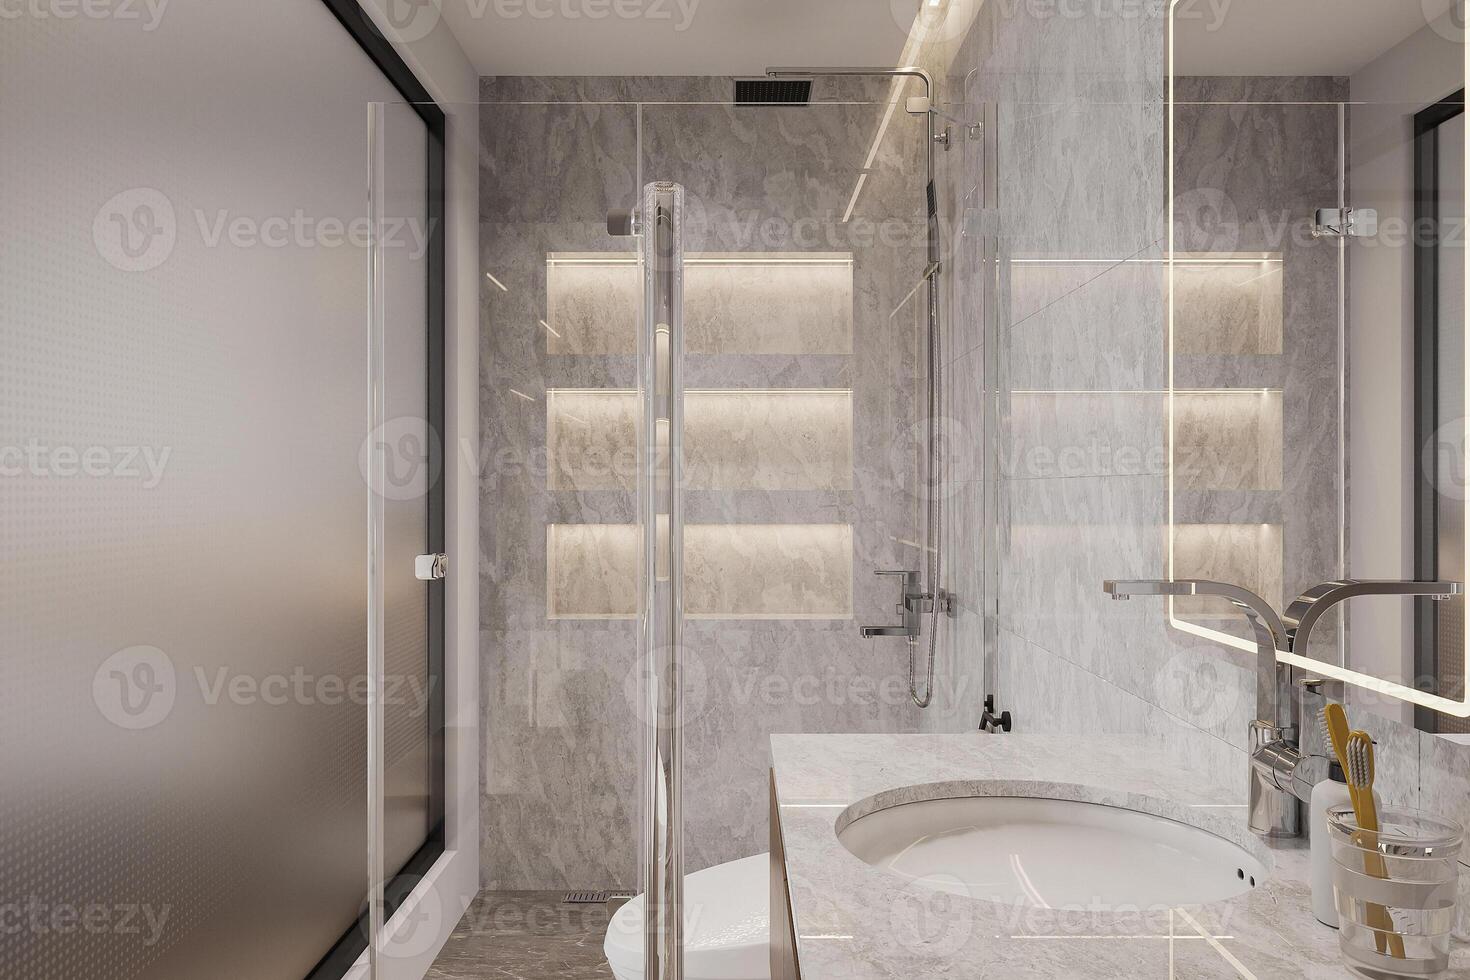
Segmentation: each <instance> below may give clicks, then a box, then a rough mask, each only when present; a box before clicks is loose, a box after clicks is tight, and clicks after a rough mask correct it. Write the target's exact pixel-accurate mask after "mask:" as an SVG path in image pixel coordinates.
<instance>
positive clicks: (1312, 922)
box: [772, 722, 1470, 980]
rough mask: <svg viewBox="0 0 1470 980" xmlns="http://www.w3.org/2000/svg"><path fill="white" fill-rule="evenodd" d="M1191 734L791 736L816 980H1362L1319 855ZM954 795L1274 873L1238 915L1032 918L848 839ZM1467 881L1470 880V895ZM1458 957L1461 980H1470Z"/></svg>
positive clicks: (1064, 910)
mask: <svg viewBox="0 0 1470 980" xmlns="http://www.w3.org/2000/svg"><path fill="white" fill-rule="evenodd" d="M1209 741H1212V739H1210V738H1209V736H1207V735H1205V734H1204V733H1202V732H1199V731H1195V730H1192V729H1191V728H1190V727H1189V726H1187V725H1185V724H1184V723H1181V722H1175V723H1173V724H1172V725H1171V726H1170V728H1168V729H1167V730H1161V731H1160V732H1158V733H1157V734H1154V735H1147V736H1145V735H1133V736H1124V735H1107V734H1100V733H1097V732H1090V733H1088V734H1085V735H1062V734H1057V735H1029V736H1018V735H1010V736H982V735H943V736H942V735H907V736H891V735H890V736H885V735H866V736H857V735H854V736H840V735H822V736H795V735H793V736H776V737H775V738H773V739H772V755H773V757H774V760H775V784H776V794H777V801H778V803H779V809H780V815H781V816H780V820H781V831H782V842H783V845H784V847H785V852H786V870H787V876H788V882H789V888H790V896H791V907H792V919H793V923H794V926H795V931H796V935H797V948H798V951H799V956H800V959H801V974H802V976H803V977H806V978H808V980H837V978H841V980H865V978H890V977H930V976H953V977H977V976H1005V977H1079V978H1081V977H1087V978H1093V980H1136V978H1139V980H1141V978H1159V980H1164V978H1173V977H1183V976H1189V977H1219V978H1231V980H1234V978H1238V977H1260V978H1266V977H1270V978H1273V980H1276V978H1283V980H1284V978H1288V977H1311V978H1328V977H1332V978H1337V977H1348V976H1350V974H1349V973H1348V971H1347V969H1346V967H1345V966H1344V965H1343V961H1342V958H1341V954H1340V953H1339V951H1338V943H1337V933H1336V931H1335V930H1332V929H1329V928H1327V927H1326V926H1323V925H1321V924H1320V923H1319V922H1317V920H1316V919H1315V918H1313V916H1312V910H1311V900H1310V896H1311V891H1310V888H1309V887H1308V885H1307V880H1306V877H1307V854H1306V850H1305V847H1304V843H1303V842H1302V841H1287V842H1282V843H1280V844H1275V845H1272V846H1270V847H1269V848H1268V846H1267V845H1266V843H1265V842H1263V841H1260V840H1257V839H1255V838H1253V837H1252V836H1251V835H1250V834H1249V832H1248V831H1247V830H1246V827H1245V816H1244V811H1245V805H1244V803H1245V799H1244V798H1245V774H1246V771H1245V769H1244V762H1243V760H1242V762H1241V768H1239V769H1221V768H1218V767H1214V768H1212V767H1211V765H1210V763H1209V757H1210V755H1211V750H1210V748H1209V747H1208V746H1202V745H1201V743H1205V742H1209ZM952 796H1028V797H1042V798H1048V799H1062V800H1073V801H1078V802H1085V803H1095V804H1101V805H1104V806H1116V807H1124V808H1128V809H1134V810H1139V811H1142V812H1145V813H1150V814H1153V815H1155V816H1160V817H1164V818H1166V819H1170V820H1174V821H1176V822H1179V823H1184V824H1187V825H1190V826H1193V827H1196V828H1199V829H1201V830H1205V831H1207V832H1209V833H1212V834H1215V835H1216V836H1218V837H1222V838H1224V839H1226V840H1229V841H1231V842H1233V843H1235V844H1237V845H1238V846H1240V847H1242V848H1244V849H1246V850H1248V851H1250V852H1251V853H1252V854H1253V856H1255V857H1256V858H1257V859H1258V860H1261V861H1262V862H1263V863H1264V864H1265V865H1266V866H1267V868H1268V872H1267V874H1266V876H1265V878H1264V880H1259V881H1257V882H1256V885H1255V887H1254V888H1252V889H1250V890H1248V891H1246V892H1244V893H1243V894H1241V895H1239V896H1237V897H1235V898H1232V899H1228V900H1226V901H1222V902H1213V903H1209V904H1205V905H1196V906H1189V907H1183V908H1178V907H1176V908H1169V907H1165V906H1159V907H1148V908H1137V907H1126V908H1124V907H1118V908H1114V907H1109V906H1107V905H1104V904H1102V903H1091V904H1090V905H1088V906H1086V907H1079V906H1064V907H1061V908H1052V907H1050V906H1046V905H1040V906H1036V905H1033V904H1028V905H1024V906H1016V905H1012V904H1001V903H997V902H991V901H986V900H984V899H983V898H982V897H979V896H976V897H973V898H972V897H967V896H964V895H955V894H947V893H939V892H933V891H929V890H927V889H925V888H922V887H919V886H917V885H916V884H914V883H913V882H912V881H910V880H909V879H907V878H904V877H901V876H899V875H897V874H894V873H892V872H890V871H887V870H885V869H882V868H877V867H873V866H870V865H868V864H866V863H864V862H863V861H862V860H860V859H859V858H857V857H856V856H855V855H853V854H851V853H849V852H848V851H847V850H846V849H845V848H844V847H843V846H842V844H841V843H840V841H839V840H838V837H837V831H838V830H839V829H840V828H842V827H843V826H846V825H847V824H849V823H851V822H852V820H854V819H859V818H861V817H862V816H864V815H866V814H867V813H870V812H872V811H874V810H876V809H880V808H886V807H891V806H900V805H902V804H904V803H908V802H915V801H919V800H926V799H936V798H944V797H952ZM1463 877H1464V875H1462V878H1463ZM1467 971H1470V953H1467V952H1466V951H1465V950H1464V949H1463V948H1460V949H1458V950H1457V951H1456V952H1455V954H1454V956H1453V959H1452V961H1451V975H1452V976H1456V977H1462V976H1466V975H1470V973H1467Z"/></svg>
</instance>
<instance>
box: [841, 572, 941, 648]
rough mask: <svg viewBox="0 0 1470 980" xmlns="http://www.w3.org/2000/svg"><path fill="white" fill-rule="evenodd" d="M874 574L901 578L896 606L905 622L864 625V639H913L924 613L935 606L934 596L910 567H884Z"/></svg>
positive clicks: (917, 632)
mask: <svg viewBox="0 0 1470 980" xmlns="http://www.w3.org/2000/svg"><path fill="white" fill-rule="evenodd" d="M873 574H874V575H893V576H896V577H897V578H898V579H899V583H898V590H899V593H898V605H897V607H895V608H896V610H897V613H898V615H899V616H902V617H903V622H902V623H900V624H899V625H897V626H864V627H861V629H860V631H859V632H861V633H862V635H863V638H864V639H872V638H873V637H875V636H906V637H909V638H910V639H913V638H915V637H917V636H918V635H919V628H920V626H922V625H923V622H924V613H926V612H929V611H930V609H932V608H933V605H932V603H933V602H934V596H933V595H931V594H930V593H928V592H925V591H924V586H923V585H922V584H921V583H920V582H919V573H918V571H917V570H915V569H908V568H882V569H879V570H877V571H875V572H874V573H873Z"/></svg>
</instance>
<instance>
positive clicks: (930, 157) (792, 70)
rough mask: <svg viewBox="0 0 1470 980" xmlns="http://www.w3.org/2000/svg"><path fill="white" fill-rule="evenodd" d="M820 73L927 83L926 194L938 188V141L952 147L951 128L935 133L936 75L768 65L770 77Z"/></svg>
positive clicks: (913, 69)
mask: <svg viewBox="0 0 1470 980" xmlns="http://www.w3.org/2000/svg"><path fill="white" fill-rule="evenodd" d="M816 75H837V76H844V77H853V78H855V77H860V76H874V75H877V76H880V77H883V78H917V79H918V80H919V81H921V82H923V83H924V107H925V109H924V122H925V131H924V182H925V187H926V190H925V194H926V195H927V194H928V193H929V190H928V189H929V188H933V187H934V144H935V143H936V142H943V144H944V145H945V147H948V146H949V131H948V130H946V131H945V135H944V136H943V137H940V136H937V135H935V132H934V76H933V75H930V74H929V73H928V72H927V71H925V70H924V69H923V68H920V67H918V66H917V65H903V66H900V67H898V68H876V67H874V68H862V67H841V66H833V67H807V66H800V65H795V66H784V67H780V68H767V69H766V77H767V78H811V77H813V76H816ZM929 239H930V248H929V264H930V265H936V264H937V263H938V262H939V250H938V247H937V242H936V241H935V240H934V239H935V236H933V235H930V236H929Z"/></svg>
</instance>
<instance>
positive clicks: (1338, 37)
mask: <svg viewBox="0 0 1470 980" xmlns="http://www.w3.org/2000/svg"><path fill="white" fill-rule="evenodd" d="M1454 4H1455V0H1180V3H1179V6H1178V7H1176V8H1175V10H1176V14H1175V16H1176V20H1175V37H1176V44H1175V53H1174V63H1175V71H1177V72H1178V73H1179V74H1181V75H1351V74H1353V73H1354V72H1356V71H1357V70H1358V69H1359V68H1362V67H1363V66H1364V65H1366V64H1368V63H1369V62H1371V61H1373V60H1375V59H1376V58H1377V57H1378V56H1379V55H1381V54H1383V53H1384V52H1386V51H1388V50H1389V49H1390V48H1393V47H1394V46H1395V45H1397V44H1398V43H1399V42H1400V41H1402V40H1404V39H1405V38H1406V37H1408V36H1409V35H1410V34H1413V33H1414V32H1416V31H1419V30H1422V29H1424V27H1425V26H1427V25H1428V24H1429V22H1430V21H1431V20H1434V19H1435V18H1438V17H1440V16H1441V15H1443V14H1444V13H1445V12H1446V11H1447V10H1449V9H1450V8H1451V7H1452V6H1454Z"/></svg>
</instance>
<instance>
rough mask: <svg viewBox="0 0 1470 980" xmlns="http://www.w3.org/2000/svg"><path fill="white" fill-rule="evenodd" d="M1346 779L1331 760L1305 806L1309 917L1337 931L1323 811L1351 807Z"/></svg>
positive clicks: (1340, 768) (1325, 820) (1329, 848)
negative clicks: (1311, 915) (1310, 897)
mask: <svg viewBox="0 0 1470 980" xmlns="http://www.w3.org/2000/svg"><path fill="white" fill-rule="evenodd" d="M1352 802H1353V800H1352V796H1351V794H1349V792H1348V784H1347V776H1346V774H1344V773H1343V771H1342V766H1340V765H1338V764H1337V762H1336V761H1335V760H1334V761H1333V762H1332V763H1331V764H1330V765H1329V766H1328V767H1327V778H1326V779H1324V780H1322V781H1321V782H1319V783H1318V784H1317V785H1315V786H1313V787H1312V799H1311V802H1310V803H1308V804H1307V808H1308V810H1309V811H1310V816H1309V817H1308V821H1309V827H1308V829H1307V834H1308V837H1309V839H1310V841H1311V847H1312V855H1311V865H1312V867H1311V875H1310V880H1311V885H1312V914H1313V915H1315V916H1316V917H1317V921H1318V922H1321V923H1322V924H1323V925H1328V926H1331V927H1332V928H1334V929H1336V928H1337V900H1336V898H1335V896H1334V895H1333V893H1332V840H1331V839H1330V838H1329V836H1328V833H1327V811H1328V810H1330V809H1332V808H1333V807H1335V806H1351V805H1352Z"/></svg>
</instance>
